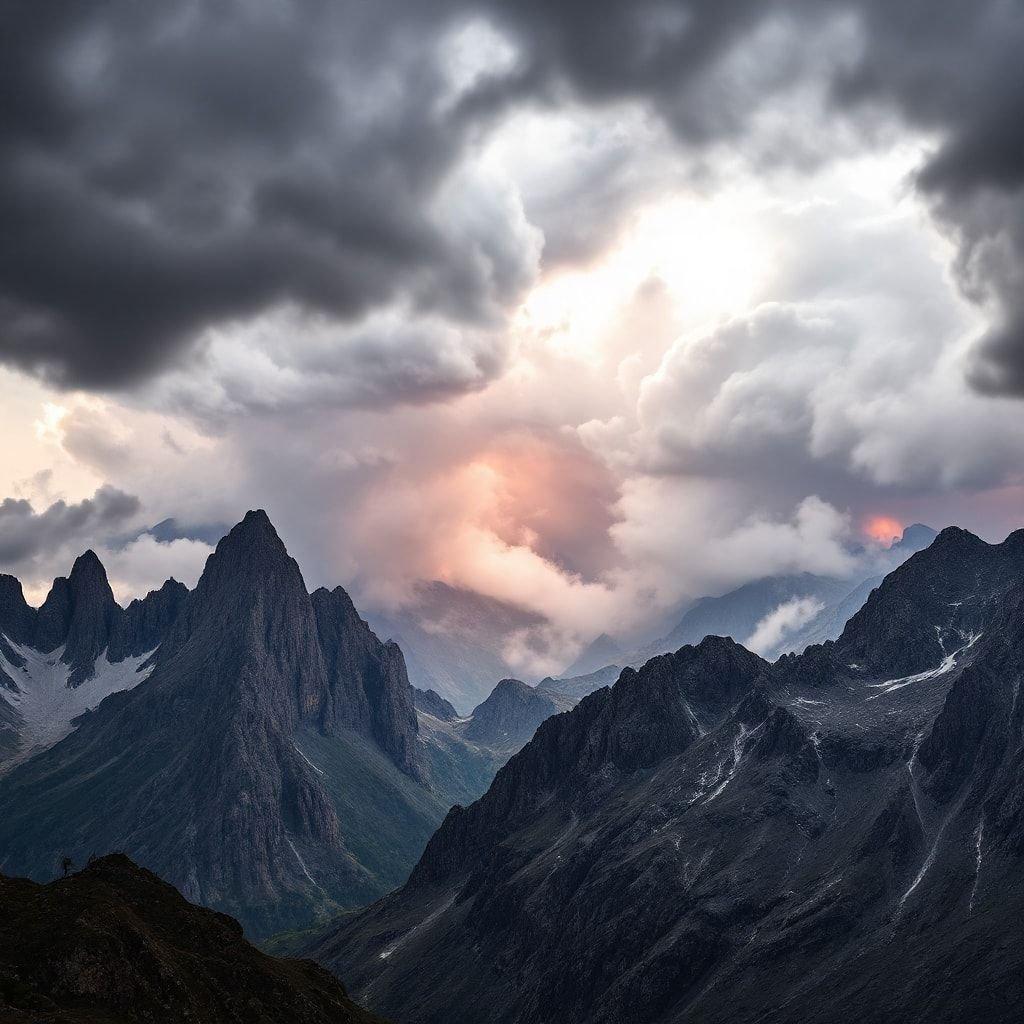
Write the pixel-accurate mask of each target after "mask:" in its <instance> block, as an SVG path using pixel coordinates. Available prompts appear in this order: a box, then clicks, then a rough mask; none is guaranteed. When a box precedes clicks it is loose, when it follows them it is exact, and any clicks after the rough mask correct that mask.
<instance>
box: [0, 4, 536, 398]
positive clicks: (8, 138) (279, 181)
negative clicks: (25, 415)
mask: <svg viewBox="0 0 1024 1024" xmlns="http://www.w3.org/2000/svg"><path fill="white" fill-rule="evenodd" d="M427 6H429V5H423V6H422V7H421V8H415V7H410V9H409V11H408V12H406V14H405V15H404V17H403V20H402V23H401V25H400V26H399V27H397V28H396V27H395V25H394V24H393V23H392V22H390V21H389V20H388V19H387V10H386V8H385V7H384V6H374V5H366V4H352V5H344V4H327V3H318V2H305V3H295V4H273V5H268V4H256V5H252V4H245V3H212V2H210V3H205V2H198V3H191V4H187V5H172V6H164V5H150V4H141V5H140V4H136V3H129V2H123V3H118V2H108V3H96V4H88V3H74V2H71V3H67V4H60V5H36V4H25V3H8V4H7V5H6V7H5V12H4V21H5V23H6V24H5V28H4V32H3V39H4V42H3V54H2V55H0V68H2V71H0V76H2V79H0V88H2V89H3V94H4V97H5V102H4V105H3V110H2V113H0V119H2V120H0V222H2V223H3V225H4V231H3V236H2V239H3V240H2V241H0V323H2V332H0V357H2V358H3V359H5V360H6V361H7V362H9V363H13V364H15V365H18V366H21V367H23V368H25V369H28V370H30V371H34V372H37V373H40V374H42V375H44V376H46V377H48V378H50V379H52V380H54V381H56V382H57V383H60V384H65V385H78V386H84V387H104V386H119V385H124V384H129V383H131V382H133V381H135V380H137V379H139V378H141V377H144V376H146V375H148V374H150V373H151V372H153V371H154V370H155V369H158V368H160V367H162V366H164V365H166V364H168V363H169V362H170V361H172V360H173V359H174V358H175V356H176V355H178V353H179V352H180V351H181V349H182V347H183V346H185V345H187V344H188V343H189V341H191V340H192V339H193V338H194V337H195V335H196V333H197V332H199V331H200V330H201V329H202V328H204V327H206V326H208V325H211V324H217V323H223V322H226V321H231V320H233V319H237V318H245V317H248V316H251V315H253V314H256V313H259V312H261V311H263V310H265V309H267V308H269V307H272V306H274V305H276V304H281V303H286V302H289V303H293V304H297V305H299V306H301V307H303V308H307V309H310V310H316V311H318V312H322V313H325V314H328V315H331V316H334V317H338V318H341V319H346V318H354V317H357V316H358V315H359V314H361V313H363V312H364V311H366V310H368V309H370V308H372V307H374V306H375V305H378V304H382V303H385V302H388V301H390V300H394V299H403V300H405V301H407V302H408V303H410V304H411V305H413V306H414V307H417V306H425V307H428V308H430V309H431V310H439V311H440V312H442V313H444V314H447V315H449V316H451V317H452V318H454V319H455V320H457V321H465V322H471V323H474V324H477V325H479V324H480V323H482V322H486V321H489V320H493V318H494V317H495V315H496V314H497V313H498V312H500V310H501V308H502V307H503V305H504V304H506V303H508V302H509V301H510V300H512V299H513V298H514V297H515V296H516V294H517V293H518V290H519V289H520V287H521V286H522V284H523V282H524V279H525V273H526V272H525V270H524V267H523V265H522V261H521V260H520V259H519V258H518V257H519V254H518V253H515V252H513V253H512V254H507V253H504V252H502V251H501V249H500V238H501V232H499V234H498V237H497V241H496V244H495V245H494V246H493V247H490V248H489V247H488V246H487V245H486V244H483V245H482V246H474V245H472V244H470V241H471V240H466V239H459V240H458V241H456V240H453V239H452V238H450V237H448V236H447V234H446V229H447V225H446V224H445V223H443V222H439V218H438V217H436V216H435V215H433V213H432V211H431V209H430V204H431V201H432V200H433V199H434V197H435V193H436V189H437V187H438V184H439V183H440V182H441V181H442V180H443V178H444V176H445V174H446V173H447V172H448V170H449V169H450V168H451V166H452V164H453V161H454V160H455V158H456V157H457V155H458V153H459V151H460V148H461V145H462V141H463V138H464V136H465V133H466V131H467V130H468V121H467V119H466V118H464V117H463V116H462V115H461V114H460V113H459V112H458V111H449V112H447V113H441V112H439V110H438V106H439V102H440V98H441V97H442V95H443V91H444V88H445V80H444V77H443V74H442V69H440V68H439V67H438V65H437V62H436V59H435V56H434V51H433V47H432V39H433V36H434V35H435V29H434V28H433V27H432V25H431V21H430V12H429V11H428V10H427V9H426V8H427ZM417 11H419V13H418V14H417V13H416V12H417ZM499 228H500V226H499ZM481 249H482V250H483V251H482V253H481ZM481 262H483V266H481Z"/></svg>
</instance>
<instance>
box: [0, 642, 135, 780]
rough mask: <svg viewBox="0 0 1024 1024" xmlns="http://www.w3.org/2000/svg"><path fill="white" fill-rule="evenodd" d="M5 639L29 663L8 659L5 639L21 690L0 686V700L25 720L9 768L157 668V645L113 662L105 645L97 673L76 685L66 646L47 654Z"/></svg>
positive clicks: (6, 667) (4, 664) (0, 654)
mask: <svg viewBox="0 0 1024 1024" xmlns="http://www.w3.org/2000/svg"><path fill="white" fill-rule="evenodd" d="M5 640H6V642H7V644H9V645H10V649H11V650H12V651H13V652H14V653H15V654H16V655H17V656H18V659H23V660H24V664H22V665H19V664H16V663H14V662H12V661H9V660H8V658H7V657H6V656H5V653H4V646H3V645H0V669H2V670H3V671H4V672H5V673H6V674H7V675H8V677H9V678H10V679H11V680H13V681H14V684H15V686H17V692H12V691H11V690H9V689H6V688H4V689H0V700H4V701H6V702H7V703H8V704H9V705H10V706H11V707H12V708H13V709H14V710H15V711H16V712H17V713H18V715H19V716H20V718H21V720H22V726H21V729H20V730H19V732H20V736H21V748H20V749H19V751H18V753H17V754H16V755H15V756H14V757H13V758H11V759H10V760H8V761H7V762H6V763H5V764H4V765H3V766H2V768H0V770H7V769H9V768H11V767H13V765H15V764H17V763H18V762H20V761H24V760H26V759H27V758H28V757H31V756H32V755H33V754H37V753H39V752H40V751H43V750H46V749H48V748H49V747H52V746H53V745H54V744H55V743H58V742H60V740H62V739H63V738H64V737H65V736H67V735H68V733H70V732H71V730H72V729H73V728H74V726H73V724H72V723H73V721H74V720H75V719H76V718H77V717H78V716H79V715H81V714H84V713H85V712H86V711H91V710H92V709H93V708H95V707H98V706H99V703H100V701H102V700H103V699H104V698H105V697H109V696H110V695H111V694H112V693H119V692H121V691H122V690H131V689H132V688H133V687H136V686H138V685H139V683H141V682H143V681H144V680H145V679H146V678H147V677H148V676H149V674H150V672H151V671H152V670H153V666H152V665H151V664H149V665H147V664H146V662H147V661H148V659H149V658H150V656H151V655H152V653H153V652H152V651H148V652H147V653H145V654H140V655H138V656H137V657H128V658H125V659H124V660H122V661H119V662H115V663H113V664H111V662H110V661H108V660H107V653H106V651H104V652H103V654H101V655H100V656H99V657H98V658H97V659H96V667H95V671H94V673H93V676H92V678H91V679H87V680H86V681H85V682H84V683H82V684H81V685H79V686H76V687H71V686H69V685H68V680H69V677H70V675H71V667H70V666H68V665H65V664H64V662H63V661H62V660H61V657H62V655H63V653H64V648H63V647H60V648H58V649H57V650H55V651H51V652H50V653H48V654H43V653H42V652H40V651H36V650H34V649H33V648H31V647H25V646H21V645H19V644H15V643H12V642H11V641H10V640H9V639H7V638H5Z"/></svg>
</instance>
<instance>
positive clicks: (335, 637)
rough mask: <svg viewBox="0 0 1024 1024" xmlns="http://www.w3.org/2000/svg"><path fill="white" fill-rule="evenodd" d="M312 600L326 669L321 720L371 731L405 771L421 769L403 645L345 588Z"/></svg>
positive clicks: (316, 594)
mask: <svg viewBox="0 0 1024 1024" xmlns="http://www.w3.org/2000/svg"><path fill="white" fill-rule="evenodd" d="M312 604H313V610H314V613H315V615H316V622H317V630H318V633H319V637H320V643H321V645H322V648H323V652H324V660H325V664H326V669H327V690H328V692H327V696H326V699H325V701H324V703H323V707H322V709H321V714H320V723H321V725H322V726H323V727H324V728H325V729H328V730H329V729H331V728H333V727H335V726H337V725H339V724H342V725H347V726H349V727H351V728H353V729H356V730H357V731H359V732H362V733H364V734H366V735H368V736H371V737H372V738H373V739H374V740H375V741H376V742H377V743H378V744H379V745H380V747H381V748H382V749H383V750H384V751H386V752H387V754H388V755H389V756H390V757H391V758H392V760H394V762H395V764H396V765H398V767H399V768H400V769H401V770H402V771H404V772H407V773H408V774H410V775H416V774H418V773H419V771H420V769H419V766H418V764H417V745H416V736H417V726H416V710H415V708H414V707H413V695H412V688H411V687H410V686H409V677H408V674H407V673H406V669H405V659H404V658H403V657H402V652H401V650H400V649H399V647H398V645H397V644H395V643H391V642H388V643H386V644H382V643H381V642H380V640H378V639H377V637H376V636H375V635H374V634H373V632H372V631H371V630H370V627H369V626H368V625H367V624H366V623H365V622H364V621H363V620H362V619H361V618H360V617H359V614H358V612H357V611H356V609H355V605H353V603H352V599H351V598H350V597H349V596H348V594H346V593H345V591H344V590H343V589H342V588H341V587H336V588H335V589H334V590H331V591H328V590H325V589H323V588H321V589H319V590H316V591H314V592H313V595H312Z"/></svg>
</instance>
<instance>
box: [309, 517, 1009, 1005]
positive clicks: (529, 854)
mask: <svg viewBox="0 0 1024 1024" xmlns="http://www.w3.org/2000/svg"><path fill="white" fill-rule="evenodd" d="M1022 554H1024V534H1014V535H1012V536H1011V537H1010V538H1008V539H1007V541H1006V542H1004V543H1003V544H1001V545H987V544H984V543H983V542H981V541H979V540H978V539H977V538H974V537H971V536H970V535H969V534H965V533H964V532H963V531H956V530H949V531H944V532H943V534H942V535H940V536H939V538H938V539H937V540H936V542H935V543H934V544H933V545H932V546H931V547H930V548H929V549H927V550H926V551H924V552H921V553H920V554H918V555H915V556H914V557H912V558H911V559H910V560H909V561H908V562H907V563H906V564H905V565H904V566H902V567H901V568H900V569H897V570H896V571H895V572H893V573H892V574H891V575H890V576H889V577H887V578H886V580H885V581H884V582H883V584H882V585H881V586H880V587H879V588H878V589H877V590H875V591H874V593H873V594H872V595H871V597H870V599H869V600H868V602H867V604H866V605H865V607H864V608H863V610H862V611H861V612H860V613H858V615H856V616H854V618H853V619H852V620H851V622H850V623H849V624H848V626H847V627H846V630H845V631H844V633H843V635H842V637H841V638H840V639H839V640H838V641H836V642H834V643H828V644H825V645H823V646H820V647H814V648H811V649H810V650H809V651H807V652H806V653H805V654H803V655H800V656H796V655H791V656H787V657H784V658H782V659H781V660H780V661H779V662H777V663H776V664H775V665H769V664H767V663H766V662H764V661H762V660H761V659H759V658H757V657H755V656H754V655H752V654H749V653H748V652H746V651H744V650H743V649H742V648H741V647H739V646H738V645H736V644H734V643H732V642H731V641H728V640H722V639H715V638H708V639H705V640H704V641H702V642H701V643H700V644H699V645H697V646H696V647H686V648H683V649H682V650H680V651H679V652H677V653H676V654H673V655H666V656H663V657H659V658H656V659H654V660H652V661H650V662H648V663H647V664H646V665H645V666H644V667H643V668H642V669H641V670H640V671H639V672H636V671H632V670H629V669H627V670H626V671H624V672H623V673H622V676H621V678H620V679H619V681H618V682H617V683H616V685H615V686H614V687H613V688H612V689H610V690H599V691H597V692H596V693H594V694H593V695H591V696H589V697H587V698H585V699H584V700H583V701H582V702H581V703H580V704H579V705H578V706H577V707H576V708H575V710H573V711H572V712H570V713H568V714H564V715H559V716H557V717H554V718H551V719H549V720H548V721H547V722H545V723H544V724H543V725H542V726H541V727H540V729H539V730H538V732H537V734H536V736H535V737H534V739H533V740H532V741H531V742H530V743H529V744H528V745H527V746H526V747H525V748H524V749H523V750H522V751H521V752H520V753H519V754H517V755H516V756H515V757H513V758H512V759H511V760H510V761H509V762H508V764H507V765H506V766H505V767H504V768H503V769H502V770H501V771H500V772H499V773H498V775H497V777H496V778H495V781H494V783H493V784H492V785H491V788H490V790H489V791H488V793H487V794H486V795H485V796H484V797H483V798H482V799H481V800H479V801H477V802H476V803H475V804H473V805H471V806H469V807H467V808H465V809H463V808H455V809H453V810H452V811H451V812H450V813H449V815H448V817H447V819H446V820H445V823H444V824H443V826H442V827H441V828H440V829H439V830H438V832H437V833H436V834H435V836H434V837H433V838H432V839H431V841H430V843H429V845H428V847H427V849H426V851H425V853H424V855H423V857H422V858H421V860H420V863H419V864H418V866H417V868H416V870H415V871H414V873H413V875H412V877H411V878H410V880H409V882H408V883H407V884H406V885H405V886H404V887H403V888H402V889H401V890H399V891H398V892H396V893H394V894H392V895H391V896H388V897H387V898H385V899H384V900H382V901H380V902H379V903H377V904H375V905H374V906H373V907H371V908H369V909H367V910H366V911H364V912H362V913H360V914H358V915H355V916H353V917H352V918H349V919H345V920H343V921H341V922H339V924H338V925H337V926H336V927H335V928H334V929H333V930H332V931H331V932H329V933H328V934H327V935H326V936H324V937H323V938H322V940H321V941H320V942H319V944H318V945H317V947H316V954H317V956H318V957H319V958H320V959H321V960H322V961H323V962H325V963H327V964H329V965H331V966H333V967H334V968H335V969H337V970H339V971H340V972H341V973H342V975H343V976H345V977H347V978H349V979H350V980H351V982H352V985H353V990H354V991H355V992H356V993H357V996H358V997H359V998H361V999H362V1000H364V1001H365V1002H366V1003H367V1004H368V1005H370V1006H371V1007H374V1008H377V1009H379V1010H380V1011H381V1012H386V1013H389V1014H391V1015H393V1016H395V1017H396V1018H398V1019H401V1020H403V1021H405V1022H409V1024H416V1022H427V1021H429V1022H440V1021H443V1020H444V1021H447V1020H451V1019H473V1020H475V1021H479V1022H481V1024H486V1022H501V1024H512V1022H517V1024H518V1022H526V1021H531V1022H532V1021H536V1022H550V1024H554V1022H557V1021H564V1020H574V1021H579V1022H584V1024H590V1022H608V1024H611V1022H621V1021H627V1020H628V1021H636V1022H647V1021H666V1022H669V1021H678V1022H683V1021H687V1022H688V1021H694V1020H700V1021H702V1022H709V1024H716V1022H722V1024H725V1022H730V1024H743V1022H754V1021H758V1022H780V1024H781V1022H783V1021H786V1022H789V1021H806V1022H821V1024H826V1022H829V1024H831V1022H835V1021H844V1020H854V1019H856V1020H862V1021H870V1022H879V1024H881V1022H883V1021H892V1020H918V1021H926V1020H927V1021H929V1022H931V1021H941V1022H946V1021H948V1022H953V1021H966V1020H972V1021H973V1020H986V1021H999V1022H1001V1021H1015V1020H1018V1019H1019V1013H1020V1005H1021V1000H1022V999H1024V947H1022V946H1021V944H1020V942H1019V941H1018V940H1019V934H1020V931H1019V928H1020V926H1019V921H1020V917H1021V914H1022V913H1024V870H1022V869H1024V742H1022V739H1024V701H1021V699H1020V684H1021V677H1022V675H1024V585H1022V582H1021V581H1022V578H1024V560H1022ZM441 992H443V993H444V997H443V999H442V998H441V997H440V996H439V993H441Z"/></svg>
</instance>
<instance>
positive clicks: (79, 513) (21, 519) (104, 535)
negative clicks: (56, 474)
mask: <svg viewBox="0 0 1024 1024" xmlns="http://www.w3.org/2000/svg"><path fill="white" fill-rule="evenodd" d="M139 508H140V502H139V499H138V498H137V497H135V496H134V495H132V494H126V493H125V492H124V491H120V490H118V489H117V488H116V487H110V486H104V487H101V488H100V489H99V490H98V491H96V493H95V494H94V495H93V496H92V497H91V498H84V499H83V500H82V501H78V502H66V501H63V500H59V501H55V502H54V503H53V504H52V505H50V506H48V507H47V508H44V509H42V510H40V511H36V509H35V508H34V507H33V506H32V503H31V502H30V501H28V500H26V499H24V498H22V499H16V498H6V499H4V500H3V501H2V502H0V564H2V565H4V566H5V567H9V568H8V571H12V570H13V571H16V572H21V573H27V574H28V575H29V576H30V577H31V578H32V579H34V578H35V577H36V575H37V573H36V569H37V566H38V565H39V564H40V563H46V564H47V565H49V564H50V563H51V562H52V561H53V559H54V557H55V555H56V554H57V553H58V552H63V553H66V552H68V551H70V550H73V549H74V548H75V546H76V545H81V546H82V548H84V547H86V546H87V545H88V544H90V543H93V542H98V541H99V540H101V539H108V538H113V537H117V536H118V535H119V534H122V533H123V532H124V530H125V529H126V527H128V526H129V525H130V524H131V522H132V521H133V520H134V519H135V518H136V516H137V514H138V512H139Z"/></svg>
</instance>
